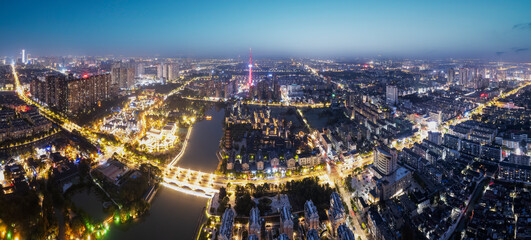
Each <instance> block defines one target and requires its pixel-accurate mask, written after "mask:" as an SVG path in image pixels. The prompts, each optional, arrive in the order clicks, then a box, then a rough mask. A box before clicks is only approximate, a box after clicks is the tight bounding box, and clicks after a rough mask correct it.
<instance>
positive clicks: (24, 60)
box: [22, 49, 26, 64]
mask: <svg viewBox="0 0 531 240" xmlns="http://www.w3.org/2000/svg"><path fill="white" fill-rule="evenodd" d="M22 63H23V64H26V50H25V49H22Z"/></svg>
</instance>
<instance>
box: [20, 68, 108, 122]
mask: <svg viewBox="0 0 531 240" xmlns="http://www.w3.org/2000/svg"><path fill="white" fill-rule="evenodd" d="M111 89H112V88H111V75H109V74H103V75H96V76H91V77H86V78H80V79H72V76H71V75H70V76H66V75H63V74H55V75H49V76H46V78H44V79H41V78H35V79H34V80H33V81H32V82H31V84H30V92H31V96H32V97H33V98H34V99H36V100H37V101H39V102H42V103H44V104H46V105H47V106H48V107H50V108H53V109H56V110H59V111H61V112H65V113H68V114H71V115H75V114H77V113H79V112H80V111H86V110H90V108H92V107H94V106H96V105H98V104H99V103H101V101H105V100H109V99H111V98H112V97H113V96H114V92H112V91H111Z"/></svg>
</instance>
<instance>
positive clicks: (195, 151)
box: [105, 107, 225, 240]
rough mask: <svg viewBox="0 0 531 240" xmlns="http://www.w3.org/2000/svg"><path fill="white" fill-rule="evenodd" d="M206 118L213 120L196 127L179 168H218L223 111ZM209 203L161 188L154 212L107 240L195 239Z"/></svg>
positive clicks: (114, 229) (113, 231)
mask: <svg viewBox="0 0 531 240" xmlns="http://www.w3.org/2000/svg"><path fill="white" fill-rule="evenodd" d="M206 115H210V116H212V120H202V121H199V122H197V123H195V124H194V128H193V131H192V133H191V136H190V142H189V143H188V146H187V148H186V152H185V153H184V155H183V157H182V158H181V160H180V161H179V162H178V163H177V164H176V165H177V166H179V167H184V168H190V169H194V170H201V171H206V172H214V170H216V168H217V164H218V160H217V157H216V152H217V151H218V147H219V141H220V139H221V136H222V134H223V128H222V124H223V118H224V116H225V111H224V109H223V108H216V107H213V108H212V109H210V110H208V111H207V113H206ZM206 203H207V199H206V198H201V197H196V196H191V195H187V194H184V193H181V192H178V191H175V190H172V189H169V188H166V187H162V186H161V187H160V189H159V191H158V193H157V195H156V196H155V198H154V199H153V201H152V203H151V209H150V210H149V213H148V214H146V216H144V217H142V218H141V219H140V220H139V221H138V222H135V223H130V224H126V225H125V226H114V227H112V228H111V231H110V232H109V234H108V235H106V237H105V239H124V240H125V239H128V240H130V239H131V240H137V239H138V240H140V239H184V240H187V239H190V240H191V239H193V237H194V235H195V231H196V227H197V223H198V219H199V217H200V215H201V212H202V211H203V208H204V207H205V206H206Z"/></svg>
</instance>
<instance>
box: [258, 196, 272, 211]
mask: <svg viewBox="0 0 531 240" xmlns="http://www.w3.org/2000/svg"><path fill="white" fill-rule="evenodd" d="M271 202H272V201H271V199H269V198H261V199H260V200H259V201H258V210H260V212H261V213H262V214H266V213H268V212H270V211H271Z"/></svg>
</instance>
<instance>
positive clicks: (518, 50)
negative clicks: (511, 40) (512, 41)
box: [511, 47, 529, 53]
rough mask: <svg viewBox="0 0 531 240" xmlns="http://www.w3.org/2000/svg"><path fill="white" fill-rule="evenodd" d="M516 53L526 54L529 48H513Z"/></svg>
mask: <svg viewBox="0 0 531 240" xmlns="http://www.w3.org/2000/svg"><path fill="white" fill-rule="evenodd" d="M511 49H512V50H513V51H514V52H515V53H519V52H525V51H527V50H529V48H515V47H514V48H511Z"/></svg>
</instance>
